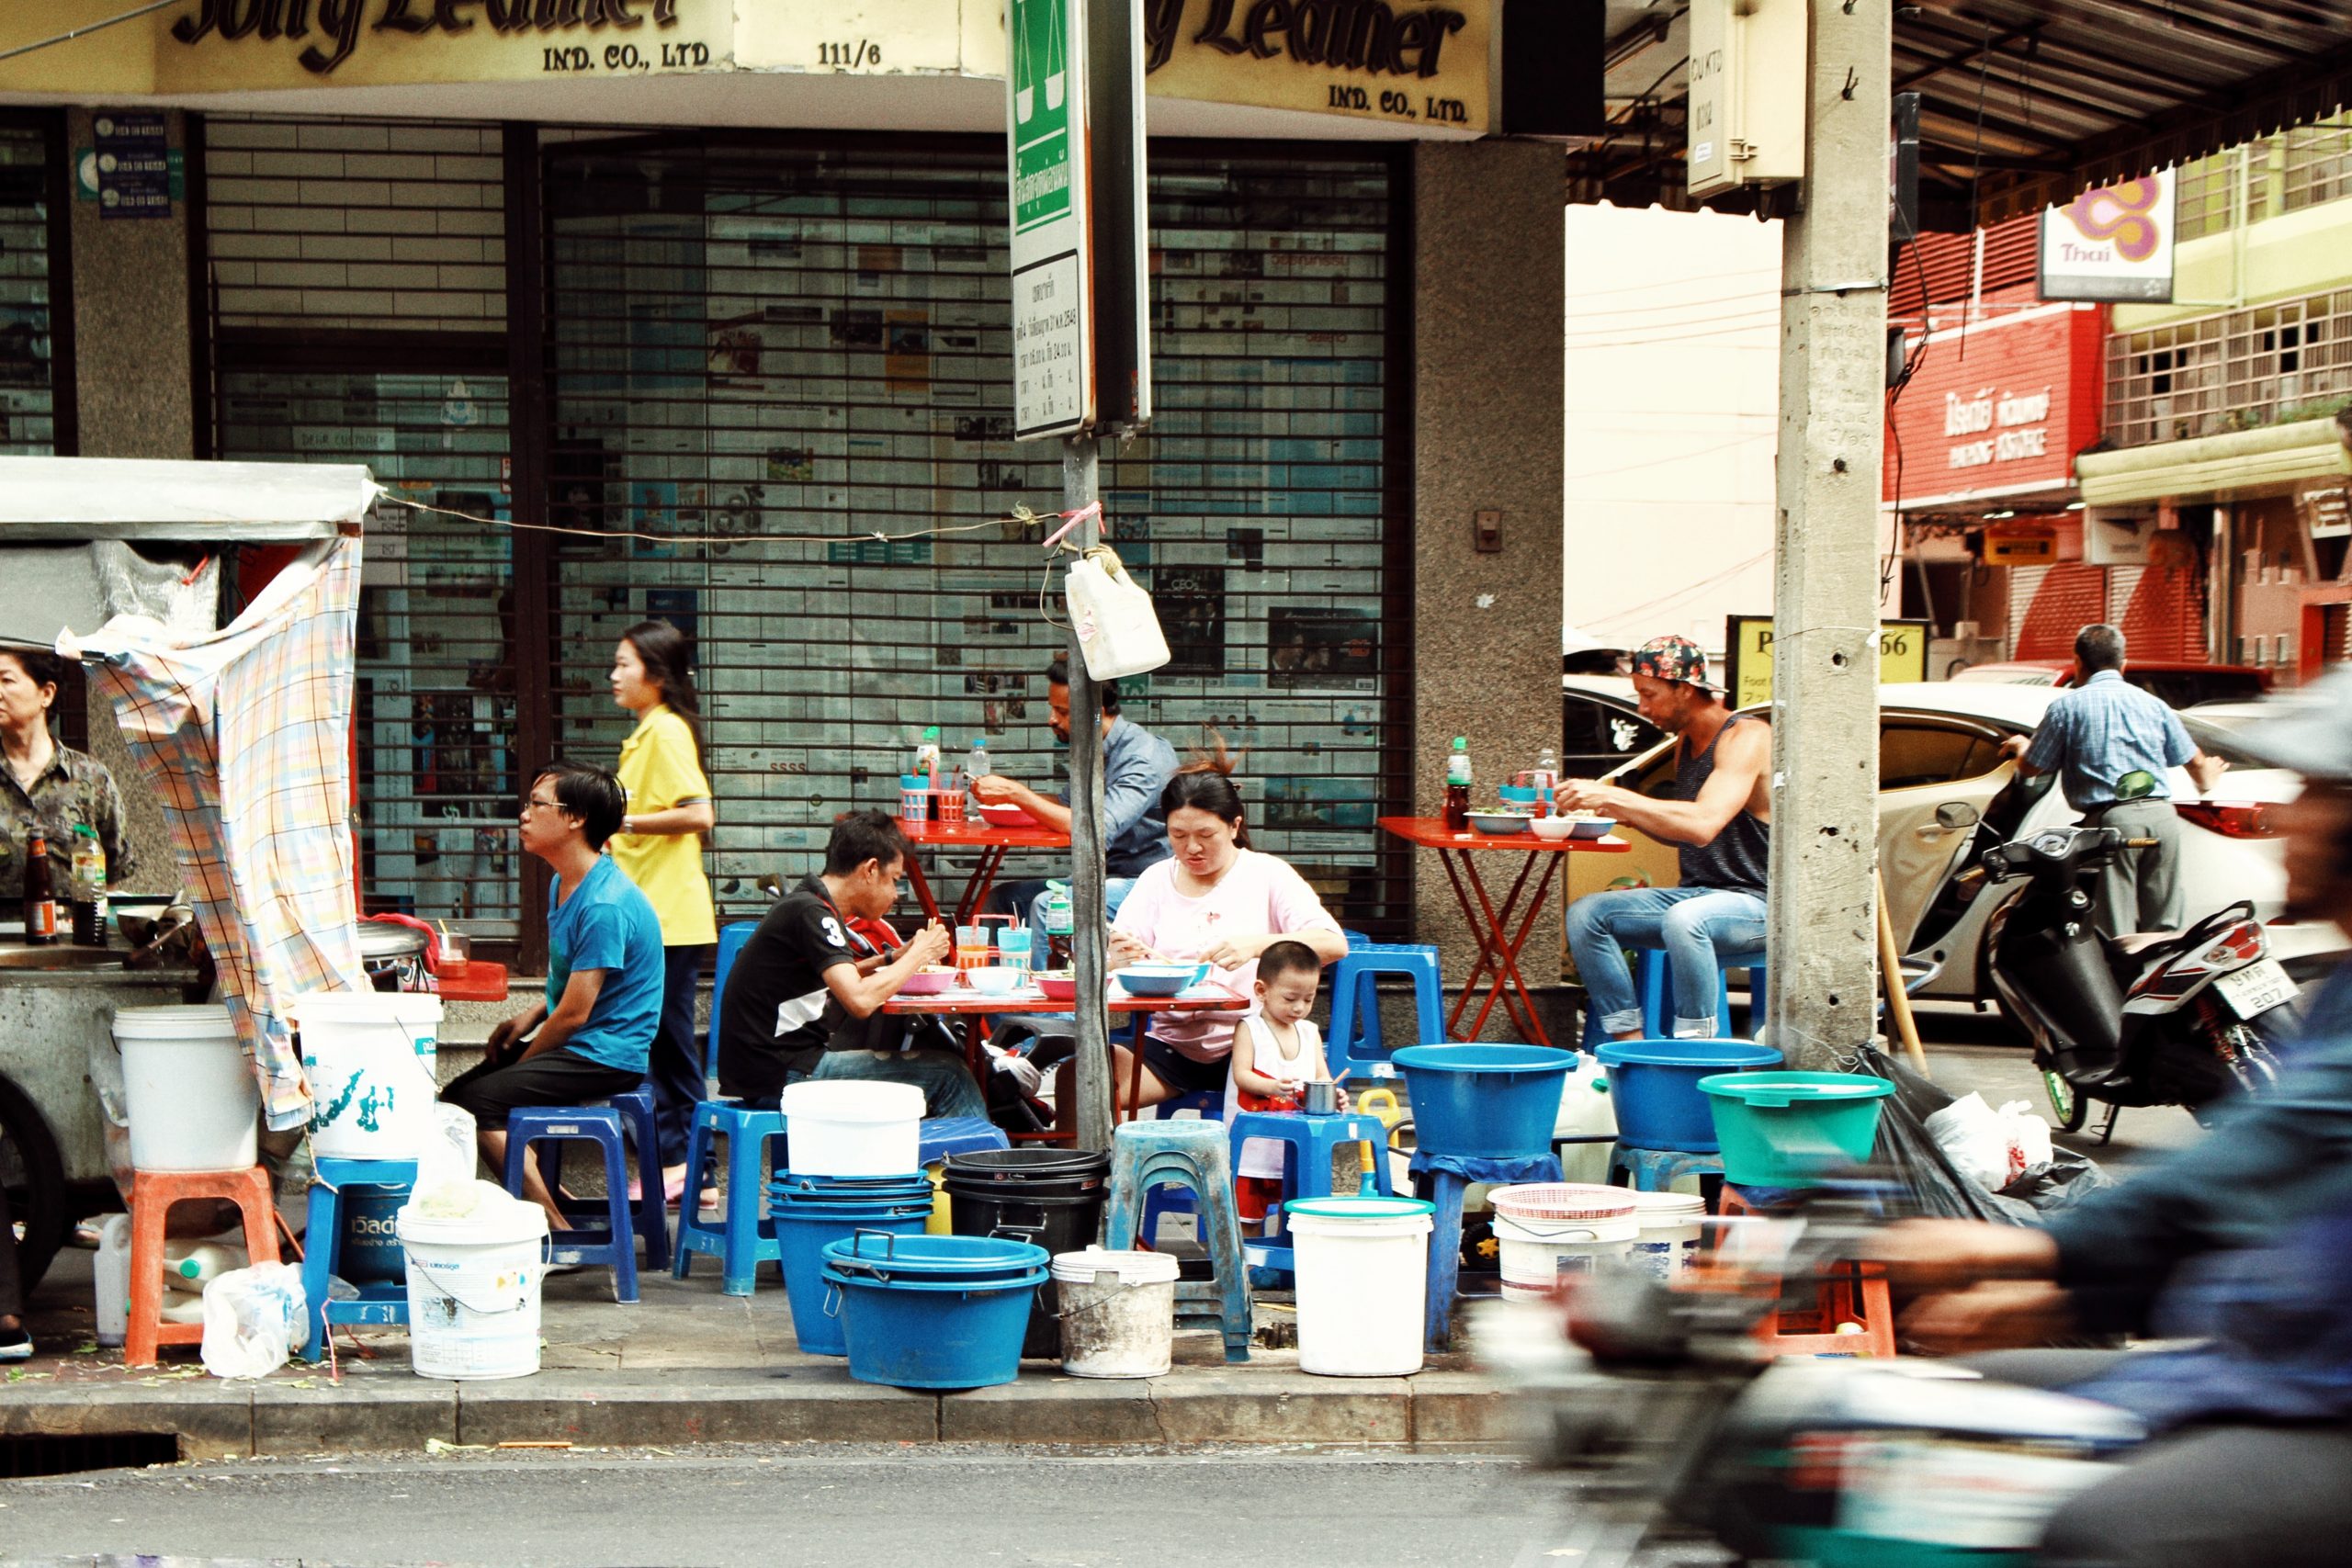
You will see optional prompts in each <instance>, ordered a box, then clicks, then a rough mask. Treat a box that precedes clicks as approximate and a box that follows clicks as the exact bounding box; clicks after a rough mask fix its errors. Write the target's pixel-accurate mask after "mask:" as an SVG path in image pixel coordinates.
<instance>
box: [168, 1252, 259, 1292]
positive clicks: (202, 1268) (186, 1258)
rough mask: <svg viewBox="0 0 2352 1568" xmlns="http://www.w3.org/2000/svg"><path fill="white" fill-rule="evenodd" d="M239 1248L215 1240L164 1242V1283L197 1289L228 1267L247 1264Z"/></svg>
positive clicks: (218, 1276) (175, 1287)
mask: <svg viewBox="0 0 2352 1568" xmlns="http://www.w3.org/2000/svg"><path fill="white" fill-rule="evenodd" d="M250 1261H251V1260H250V1259H249V1258H246V1256H245V1249H244V1248H243V1247H232V1246H229V1245H228V1244H227V1243H225V1242H218V1241H167V1242H165V1243H164V1283H165V1284H167V1285H169V1286H171V1287H172V1288H173V1289H174V1290H179V1291H195V1290H201V1289H203V1288H204V1286H205V1284H206V1283H207V1282H208V1281H209V1280H217V1279H219V1278H220V1276H221V1275H223V1274H226V1273H227V1272H228V1271H229V1270H230V1269H243V1268H245V1267H247V1266H248V1265H249V1263H250Z"/></svg>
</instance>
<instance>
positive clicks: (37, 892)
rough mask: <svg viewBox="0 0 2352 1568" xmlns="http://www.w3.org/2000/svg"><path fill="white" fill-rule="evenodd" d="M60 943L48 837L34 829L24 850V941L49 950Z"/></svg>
mask: <svg viewBox="0 0 2352 1568" xmlns="http://www.w3.org/2000/svg"><path fill="white" fill-rule="evenodd" d="M56 940H57V884H56V881H55V878H54V873H52V872H51V868H50V863H49V835H47V834H46V833H43V832H42V831H41V830H40V829H38V828H36V829H33V834H32V842H31V843H30V844H29V845H28V846H27V848H26V851H25V942H26V943H27V945H28V946H32V947H47V946H48V945H49V944H50V943H51V942H55V941H56Z"/></svg>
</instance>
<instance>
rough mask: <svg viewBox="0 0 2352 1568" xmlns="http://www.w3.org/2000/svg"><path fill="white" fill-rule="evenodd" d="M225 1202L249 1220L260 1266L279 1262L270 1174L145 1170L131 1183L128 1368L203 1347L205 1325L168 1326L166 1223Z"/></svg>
mask: <svg viewBox="0 0 2352 1568" xmlns="http://www.w3.org/2000/svg"><path fill="white" fill-rule="evenodd" d="M201 1198H225V1199H227V1200H229V1201H231V1202H232V1203H234V1204H236V1205H237V1207H238V1208H239V1209H240V1210H242V1211H243V1213H244V1218H245V1252H246V1255H247V1256H248V1257H249V1258H252V1260H253V1261H254V1262H255V1263H275V1262H277V1231H278V1224H279V1221H278V1217H277V1201H276V1199H275V1196H274V1195H273V1194H272V1192H271V1190H270V1182H269V1172H268V1171H266V1170H265V1169H263V1168H261V1167H260V1166H257V1165H256V1166H253V1167H250V1168H246V1169H244V1170H142V1171H139V1172H137V1173H135V1174H134V1175H133V1176H132V1178H131V1182H130V1324H129V1325H128V1326H127V1328H126V1329H125V1331H124V1334H123V1346H122V1359H123V1364H124V1365H125V1366H130V1367H152V1366H153V1365H154V1364H155V1348H156V1347H157V1346H159V1345H200V1344H202V1343H203V1342H204V1325H202V1324H200V1323H165V1322H164V1220H165V1218H166V1217H168V1216H169V1214H170V1213H171V1209H172V1205H173V1204H175V1203H184V1202H187V1201H192V1200H195V1199H201Z"/></svg>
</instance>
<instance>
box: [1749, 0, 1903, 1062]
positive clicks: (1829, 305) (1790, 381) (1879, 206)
mask: <svg viewBox="0 0 2352 1568" xmlns="http://www.w3.org/2000/svg"><path fill="white" fill-rule="evenodd" d="M1808 3H1809V4H1810V5H1811V6H1812V28H1811V41H1810V46H1809V52H1808V61H1807V85H1808V92H1807V99H1808V102H1807V115H1806V121H1805V172H1804V183H1803V184H1802V186H1800V187H1799V189H1800V191H1801V192H1802V200H1801V203H1800V205H1799V208H1798V210H1797V211H1796V212H1794V213H1793V214H1792V215H1790V216H1789V217H1788V218H1787V219H1786V220H1785V227H1784V230H1783V250H1782V261H1781V433H1780V480H1779V520H1778V537H1777V539H1776V546H1777V551H1776V563H1775V567H1774V579H1773V588H1772V620H1773V647H1772V860H1771V873H1770V883H1771V885H1770V890H1769V895H1768V900H1767V903H1768V920H1769V928H1768V931H1769V934H1768V942H1769V943H1770V951H1771V955H1772V963H1771V995H1770V1006H1771V1015H1770V1016H1771V1036H1770V1038H1771V1043H1773V1044H1775V1045H1777V1046H1779V1047H1780V1048H1781V1051H1782V1052H1783V1053H1784V1054H1785V1055H1786V1056H1787V1059H1788V1063H1789V1066H1792V1067H1796V1068H1808V1069H1814V1068H1826V1067H1829V1066H1834V1065H1835V1062H1836V1060H1837V1058H1838V1057H1839V1056H1842V1055H1846V1054H1848V1053H1849V1052H1850V1051H1851V1050H1852V1049H1853V1048H1854V1047H1855V1046H1856V1045H1859V1044H1860V1043H1864V1042H1866V1041H1868V1040H1869V1039H1870V1038H1871V1035H1872V1033H1873V1032H1875V1023H1874V1018H1875V1005H1876V998H1877V993H1878V983H1877V976H1878V965H1877V925H1876V921H1877V908H1876V902H1875V890H1874V888H1873V886H1872V883H1873V878H1874V875H1875V873H1876V870H1877V860H1878V833H1877V823H1878V662H1879V656H1878V622H1879V564H1878V563H1879V544H1880V530H1881V526H1882V525H1881V521H1880V512H1879V496H1880V481H1879V469H1880V453H1881V450H1882V447H1883V443H1884V441H1885V366H1886V277H1887V202H1888V182H1887V141H1888V134H1889V125H1890V117H1891V114H1892V108H1893V106H1892V103H1891V99H1890V78H1891V75H1892V70H1891V65H1890V61H1891V57H1892V51H1893V44H1894V18H1893V14H1892V9H1891V5H1890V0H1808Z"/></svg>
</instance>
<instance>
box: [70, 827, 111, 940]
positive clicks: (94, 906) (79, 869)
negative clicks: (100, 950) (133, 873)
mask: <svg viewBox="0 0 2352 1568" xmlns="http://www.w3.org/2000/svg"><path fill="white" fill-rule="evenodd" d="M68 902H69V903H70V904H71V906H72V908H73V911H74V945H75V946H76V947H104V946H105V945H106V944H107V852H106V849H105V847H104V846H103V845H101V844H100V843H99V842H98V830H97V829H96V828H93V827H91V826H90V825H89V824H88V823H86V822H77V823H75V824H74V886H73V888H72V890H71V892H70V894H69V895H68Z"/></svg>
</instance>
